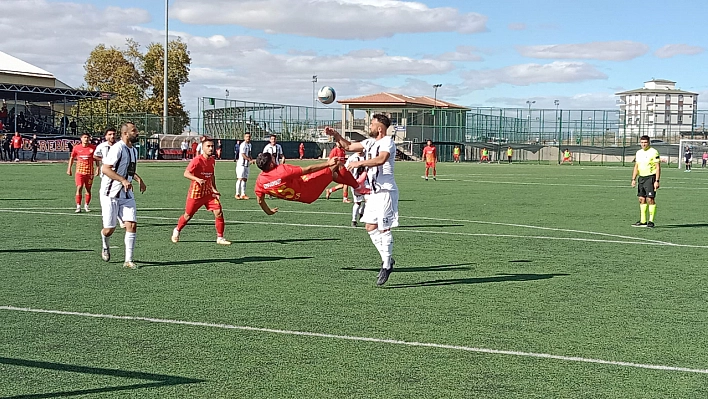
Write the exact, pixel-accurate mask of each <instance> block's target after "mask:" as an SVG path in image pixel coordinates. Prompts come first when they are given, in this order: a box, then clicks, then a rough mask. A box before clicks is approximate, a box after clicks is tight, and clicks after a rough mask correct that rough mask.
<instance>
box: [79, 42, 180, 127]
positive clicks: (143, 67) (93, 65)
mask: <svg viewBox="0 0 708 399" xmlns="http://www.w3.org/2000/svg"><path fill="white" fill-rule="evenodd" d="M140 50H141V49H140V45H139V44H138V43H137V42H136V41H134V40H132V39H128V40H126V49H125V50H120V49H118V48H116V47H110V48H108V47H106V46H105V45H104V44H99V45H98V46H96V48H94V49H93V51H91V54H90V55H89V57H88V59H87V60H86V64H84V69H85V70H86V74H85V75H84V80H85V81H86V84H85V85H84V86H83V87H82V88H85V89H88V90H97V91H105V92H111V93H115V96H114V97H113V98H112V99H111V100H110V101H109V103H108V104H106V101H103V100H84V101H81V103H80V105H79V107H74V109H73V110H72V113H73V114H74V115H75V116H76V115H77V113H79V112H80V114H81V116H82V119H83V120H82V122H83V123H82V125H83V128H84V130H88V131H92V132H97V131H101V130H103V129H104V128H105V125H106V124H107V123H108V124H113V123H117V122H120V121H106V119H105V114H106V108H107V105H108V106H109V107H110V108H109V109H110V113H111V114H129V113H141V114H144V113H152V114H156V115H162V99H163V94H162V92H163V78H162V68H163V66H162V62H163V61H162V60H163V57H164V51H163V46H162V45H160V44H157V43H151V44H150V45H149V46H148V47H147V52H146V53H145V54H143V53H142V52H141V51H140ZM167 54H168V61H169V64H168V67H169V70H168V77H167V85H168V97H167V102H168V115H169V116H170V117H173V120H174V122H173V124H172V129H171V130H173V131H175V130H176V131H181V130H182V129H183V128H184V127H185V126H186V125H187V124H189V115H188V114H187V112H186V111H185V110H184V105H183V104H182V101H181V100H180V93H181V88H182V86H184V84H186V83H187V82H189V66H190V65H191V62H192V60H191V58H190V57H189V51H188V50H187V45H186V43H184V42H182V40H181V39H176V40H173V41H171V42H169V44H168V52H167ZM86 116H89V117H88V118H87V117H86ZM135 122H136V123H137V122H139V120H136V121H135ZM143 128H144V127H143Z"/></svg>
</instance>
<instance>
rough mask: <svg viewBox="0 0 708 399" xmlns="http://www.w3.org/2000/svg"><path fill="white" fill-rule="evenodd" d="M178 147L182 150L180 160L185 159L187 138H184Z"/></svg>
mask: <svg viewBox="0 0 708 399" xmlns="http://www.w3.org/2000/svg"><path fill="white" fill-rule="evenodd" d="M179 148H180V149H181V150H182V160H183V161H186V160H187V150H189V143H188V142H187V139H184V140H183V141H182V143H181V144H180V145H179Z"/></svg>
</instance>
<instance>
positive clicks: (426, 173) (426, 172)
mask: <svg viewBox="0 0 708 399" xmlns="http://www.w3.org/2000/svg"><path fill="white" fill-rule="evenodd" d="M425 177H428V169H426V170H425Z"/></svg>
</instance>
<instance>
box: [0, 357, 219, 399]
mask: <svg viewBox="0 0 708 399" xmlns="http://www.w3.org/2000/svg"><path fill="white" fill-rule="evenodd" d="M0 364H6V365H11V366H21V367H32V368H39V369H45V370H55V371H65V372H70V373H81V374H93V375H103V376H110V377H118V378H130V379H136V380H148V381H150V382H141V383H135V384H129V385H119V386H112V387H103V388H89V389H77V390H73V391H59V392H47V393H36V394H24V395H17V396H7V397H5V399H19V398H31V399H38V398H59V397H67V396H79V395H90V394H99V393H106V392H118V391H130V390H134V389H144V388H157V387H164V386H172V385H183V384H198V383H201V382H205V381H206V380H198V379H194V378H186V377H178V376H173V375H164V374H152V373H142V372H138V371H126V370H116V369H104V368H97V367H85V366H75V365H72V364H63V363H50V362H39V361H34V360H24V359H14V358H9V357H0Z"/></svg>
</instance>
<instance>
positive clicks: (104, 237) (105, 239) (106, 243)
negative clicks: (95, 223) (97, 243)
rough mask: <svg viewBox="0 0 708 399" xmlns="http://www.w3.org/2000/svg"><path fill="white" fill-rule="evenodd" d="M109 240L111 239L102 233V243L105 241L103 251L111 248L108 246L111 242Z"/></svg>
mask: <svg viewBox="0 0 708 399" xmlns="http://www.w3.org/2000/svg"><path fill="white" fill-rule="evenodd" d="M109 239H110V237H106V236H104V235H103V233H101V241H103V249H108V248H109V245H108V240H109Z"/></svg>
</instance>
